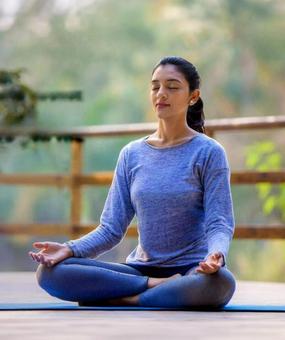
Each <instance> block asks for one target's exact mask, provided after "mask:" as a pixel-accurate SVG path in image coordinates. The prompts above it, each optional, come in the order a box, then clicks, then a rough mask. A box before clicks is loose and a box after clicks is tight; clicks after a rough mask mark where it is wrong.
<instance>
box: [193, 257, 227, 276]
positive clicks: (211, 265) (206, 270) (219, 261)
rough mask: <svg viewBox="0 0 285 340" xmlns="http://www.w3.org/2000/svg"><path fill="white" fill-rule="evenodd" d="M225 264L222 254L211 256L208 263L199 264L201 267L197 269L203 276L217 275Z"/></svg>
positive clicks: (207, 260)
mask: <svg viewBox="0 0 285 340" xmlns="http://www.w3.org/2000/svg"><path fill="white" fill-rule="evenodd" d="M223 264H224V256H223V254H222V253H220V252H216V253H212V254H210V255H209V256H208V257H207V259H206V261H202V262H200V263H199V267H198V268H196V272H198V273H202V274H213V273H216V272H217V271H218V270H219V269H220V268H221V267H222V265H223Z"/></svg>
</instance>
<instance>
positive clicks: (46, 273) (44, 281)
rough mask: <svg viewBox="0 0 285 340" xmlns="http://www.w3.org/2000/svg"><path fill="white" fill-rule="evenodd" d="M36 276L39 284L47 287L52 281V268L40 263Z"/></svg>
mask: <svg viewBox="0 0 285 340" xmlns="http://www.w3.org/2000/svg"><path fill="white" fill-rule="evenodd" d="M36 278H37V281H38V284H39V286H40V287H41V288H43V289H46V288H47V287H48V286H49V285H50V283H51V282H52V273H51V268H50V267H47V266H45V265H42V264H40V265H39V266H38V268H37V271H36Z"/></svg>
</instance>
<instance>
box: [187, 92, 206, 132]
mask: <svg viewBox="0 0 285 340" xmlns="http://www.w3.org/2000/svg"><path fill="white" fill-rule="evenodd" d="M203 105H204V104H203V100H202V99H201V98H200V97H199V99H198V100H197V102H196V103H195V104H194V105H192V106H189V107H188V110H187V117H186V119H187V124H188V126H189V127H190V128H192V129H193V130H196V131H198V132H201V133H205V129H204V122H205V116H204V110H203Z"/></svg>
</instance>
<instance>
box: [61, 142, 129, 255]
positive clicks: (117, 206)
mask: <svg viewBox="0 0 285 340" xmlns="http://www.w3.org/2000/svg"><path fill="white" fill-rule="evenodd" d="M127 152H128V150H127V147H124V148H123V149H122V150H121V152H120V154H119V157H118V160H117V164H116V167H115V170H114V177H113V180H112V184H111V186H110V189H109V192H108V195H107V198H106V201H105V204H104V208H103V212H102V214H101V217H100V224H99V226H98V227H97V228H96V229H95V230H93V231H91V232H90V233H88V234H86V235H84V236H83V237H81V238H79V239H77V240H70V241H68V242H65V244H66V245H67V246H68V247H69V248H71V250H72V251H73V254H74V256H75V257H93V258H94V257H97V256H99V255H100V254H102V253H104V252H106V251H108V250H110V249H112V248H113V247H114V246H115V245H117V244H118V243H119V242H120V241H121V240H122V239H123V237H124V235H125V233H126V231H127V228H128V226H129V224H130V222H131V221H132V219H133V217H134V214H135V211H134V208H133V206H132V203H131V198H130V186H129V181H128V172H127Z"/></svg>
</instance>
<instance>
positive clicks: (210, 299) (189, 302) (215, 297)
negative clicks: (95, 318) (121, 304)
mask: <svg viewBox="0 0 285 340" xmlns="http://www.w3.org/2000/svg"><path fill="white" fill-rule="evenodd" d="M234 291H235V279H234V276H233V274H232V273H231V272H230V271H229V270H228V269H226V268H225V267H222V268H221V269H220V270H219V271H218V272H216V273H214V274H201V273H197V272H196V271H195V268H192V269H190V270H189V271H188V272H186V274H185V275H184V276H181V277H178V278H177V279H175V280H170V281H167V282H165V283H163V284H161V285H159V286H157V287H154V288H152V289H148V290H146V291H144V292H142V293H140V294H138V295H137V296H136V298H135V297H132V300H131V301H133V302H136V303H137V304H138V305H140V306H145V307H170V308H171V307H172V308H179V307H189V308H191V307H193V308H221V307H223V306H225V305H226V304H227V303H228V302H229V301H230V299H231V297H232V296H233V294H234Z"/></svg>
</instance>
